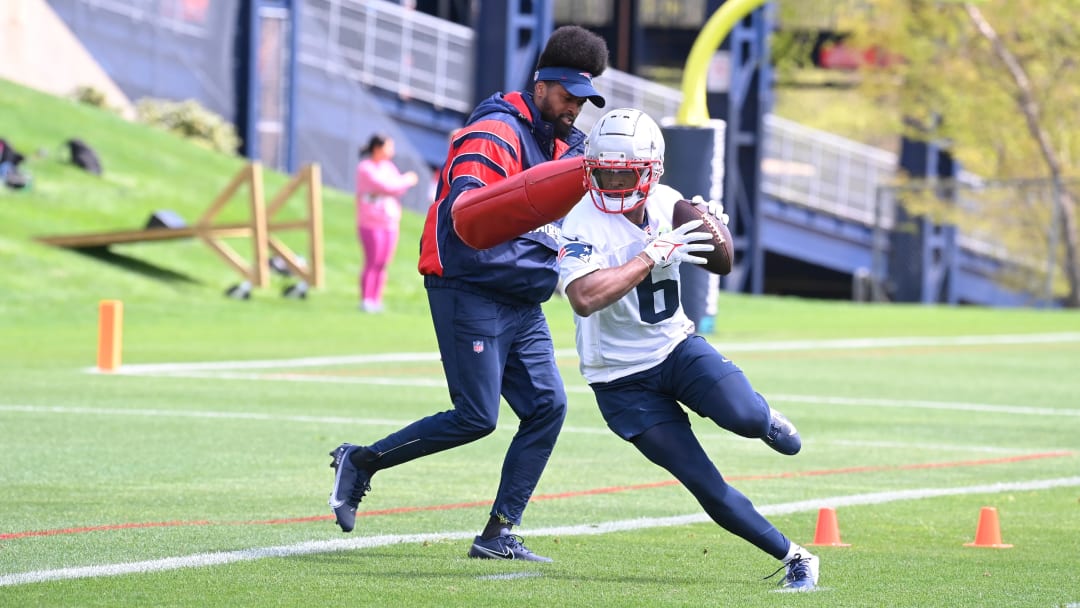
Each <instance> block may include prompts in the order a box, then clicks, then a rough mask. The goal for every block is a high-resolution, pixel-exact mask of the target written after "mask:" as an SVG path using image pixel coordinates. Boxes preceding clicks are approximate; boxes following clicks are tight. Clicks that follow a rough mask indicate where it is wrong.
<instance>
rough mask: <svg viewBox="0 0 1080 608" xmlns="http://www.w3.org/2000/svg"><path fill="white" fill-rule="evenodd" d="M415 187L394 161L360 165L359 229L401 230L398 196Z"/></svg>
mask: <svg viewBox="0 0 1080 608" xmlns="http://www.w3.org/2000/svg"><path fill="white" fill-rule="evenodd" d="M411 186H412V184H410V183H409V182H408V181H406V178H405V176H404V175H402V173H401V171H398V168H397V165H395V164H394V161H392V160H389V159H386V160H381V161H377V162H376V161H374V160H371V159H370V158H365V159H364V160H362V161H360V162H359V163H358V164H357V165H356V227H357V228H358V229H359V228H360V226H365V227H367V228H382V229H390V230H397V228H398V224H399V223H400V221H401V201H399V200H398V197H399V196H401V195H402V194H404V193H405V191H406V190H408V189H409V188H410V187H411Z"/></svg>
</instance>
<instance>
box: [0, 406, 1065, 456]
mask: <svg viewBox="0 0 1080 608" xmlns="http://www.w3.org/2000/svg"><path fill="white" fill-rule="evenodd" d="M825 399H828V398H823V397H809V396H805V397H799V396H786V397H784V398H783V399H780V400H774V399H773V398H772V397H770V398H769V400H770V401H773V402H778V401H785V400H786V401H794V402H803V403H816V402H819V401H821V402H826V401H823V400H825ZM842 401H843V404H844V405H853V404H858V403H860V401H859V400H856V399H843V400H842ZM827 402H830V403H831V401H827ZM905 403H907V402H896V404H895V405H890V406H889V407H905ZM911 403H912V404H913V405H910V407H919V405H918V403H919V402H911ZM947 405H948V404H945V403H943V404H938V406H937V407H935V408H934V409H943V410H944V409H949V408H948V407H946V406H947ZM974 405H975V404H959V407H957V408H955V409H958V410H968V409H970V408H971V407H972V406H974ZM982 407H983V408H985V409H984V410H983V411H996V410H993V409H992V408H998V409H999V410H1000V411H1001V412H1002V413H1008V414H1019V415H1023V416H1027V415H1033V414H1036V413H1045V409H1046V408H1025V407H1022V406H990V405H986V406H982ZM1051 411H1052V412H1054V415H1060V416H1077V415H1080V411H1078V410H1051ZM4 412H15V413H24V414H56V415H62V416H70V415H79V416H131V417H137V418H138V417H142V418H193V419H207V420H252V421H258V422H302V423H310V424H326V425H352V426H358V427H361V426H364V427H367V426H384V427H391V428H401V427H404V426H406V425H408V424H410V423H411V422H413V421H414V419H412V418H408V419H406V418H400V419H397V418H352V417H346V416H307V415H300V414H265V413H259V412H221V411H207V410H162V409H153V408H150V409H145V408H107V407H68V406H62V405H24V404H0V413H4ZM712 429H715V427H708V428H706V429H704V430H701V431H699V432H698V433H697V434H698V437H699V438H700V439H704V440H707V441H709V442H714V441H730V442H731V443H746V444H747V445H754V446H756V445H757V444H756V443H754V440H750V439H746V438H743V437H738V436H735V435H732V434H731V433H727V432H720V431H715V432H714V431H713V430H712ZM496 432H506V433H514V432H517V429H516V427H513V426H507V425H502V426H499V427H497V428H496ZM562 432H563V433H567V434H575V435H604V436H608V435H611V431H610V430H608V428H607V427H604V426H596V427H580V426H564V427H563V428H562ZM815 443H822V444H826V443H827V444H832V445H839V446H849V447H877V448H900V449H923V448H925V449H929V450H933V451H938V452H942V451H960V452H1001V453H1011V454H1022V453H1025V452H1029V451H1031V450H1034V449H1037V450H1041V451H1054V450H1057V449H1065V448H1051V447H1049V446H1046V445H1040V446H1037V447H1031V448H1025V447H1007V448H1006V447H1001V446H982V445H948V444H919V443H912V442H901V441H857V440H820V441H815Z"/></svg>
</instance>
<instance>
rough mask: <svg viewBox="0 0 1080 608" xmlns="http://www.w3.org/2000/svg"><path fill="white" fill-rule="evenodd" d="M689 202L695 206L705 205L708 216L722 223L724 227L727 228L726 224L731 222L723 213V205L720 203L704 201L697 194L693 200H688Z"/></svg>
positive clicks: (703, 198)
mask: <svg viewBox="0 0 1080 608" xmlns="http://www.w3.org/2000/svg"><path fill="white" fill-rule="evenodd" d="M690 202H691V203H694V204H695V205H705V207H706V208H707V209H708V210H709V215H711V216H713V217H715V218H718V219H719V220H720V221H721V222H724V225H725V226H727V225H728V222H729V221H730V220H731V218H729V217H728V214H726V213H724V203H721V202H720V201H707V200H705V197H703V196H701V195H700V194H697V195H695V196H694V198H692V199H690Z"/></svg>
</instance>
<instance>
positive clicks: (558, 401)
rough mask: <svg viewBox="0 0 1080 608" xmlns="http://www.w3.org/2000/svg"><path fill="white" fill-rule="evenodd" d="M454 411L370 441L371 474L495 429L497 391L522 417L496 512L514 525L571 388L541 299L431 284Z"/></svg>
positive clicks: (504, 470) (554, 435) (557, 428)
mask: <svg viewBox="0 0 1080 608" xmlns="http://www.w3.org/2000/svg"><path fill="white" fill-rule="evenodd" d="M428 303H429V304H430V306H431V318H432V321H433V323H434V325H435V337H436V339H437V340H438V342H439V354H440V355H441V356H442V364H443V371H444V372H445V374H446V383H447V385H448V387H449V389H450V400H451V402H452V403H453V409H450V410H447V411H444V412H440V413H438V414H434V415H431V416H428V417H427V418H422V419H420V420H417V421H416V422H414V423H412V424H410V425H409V426H407V427H405V428H403V429H401V430H400V431H397V432H396V433H393V434H391V435H389V436H387V437H385V438H384V439H381V440H379V441H376V442H375V443H373V444H371V445H369V446H367V447H368V450H366V451H365V452H366V453H367V454H368V457H369V458H371V459H372V460H371V461H369V462H366V463H364V465H363V466H364V468H366V469H367V470H369V471H371V472H375V471H378V470H381V469H387V468H390V467H393V466H396V465H399V464H401V463H404V462H408V461H410V460H413V459H415V458H419V457H420V456H424V455H427V454H434V453H435V452H440V451H442V450H447V449H450V448H453V447H457V446H459V445H463V444H466V443H469V442H471V441H475V440H477V439H480V438H481V437H483V436H485V435H488V434H490V433H491V432H492V431H494V430H495V423H496V421H497V420H498V418H499V406H500V403H501V401H500V399H499V397H500V395H501V396H502V397H504V398H505V399H506V402H507V403H508V404H509V405H510V408H511V409H512V410H513V411H514V414H516V415H517V417H518V419H519V420H520V421H521V422H520V423H519V425H518V430H517V433H516V434H515V435H514V438H513V439H512V440H511V441H510V447H509V448H508V449H507V451H506V455H505V457H504V459H503V466H502V477H501V480H500V482H499V490H498V492H497V493H496V495H495V503H494V505H493V506H492V510H491V515H493V516H496V517H500V518H503V519H505V520H507V521H509V522H510V523H512V524H515V525H518V524H520V523H521V515H522V513H523V512H524V511H525V506H526V504H528V502H529V498H531V497H532V493H533V490H534V489H536V484H537V483H538V482H539V481H540V475H541V474H542V473H543V472H544V467H545V466H546V465H547V461H548V457H549V456H550V455H551V450H552V448H553V447H554V446H555V440H556V439H557V438H558V436H559V431H560V430H561V429H562V424H563V419H564V418H565V417H566V392H565V390H564V388H563V382H562V377H561V376H560V375H559V370H558V368H557V367H556V365H555V347H554V345H553V343H552V341H551V333H550V331H549V329H548V326H547V320H546V319H545V318H544V313H543V311H542V310H541V308H540V306H539V305H525V306H513V305H507V304H502V303H499V302H494V301H492V300H490V299H488V298H485V297H483V296H480V295H477V294H473V293H470V292H466V291H462V290H459V289H452V288H442V287H438V288H428Z"/></svg>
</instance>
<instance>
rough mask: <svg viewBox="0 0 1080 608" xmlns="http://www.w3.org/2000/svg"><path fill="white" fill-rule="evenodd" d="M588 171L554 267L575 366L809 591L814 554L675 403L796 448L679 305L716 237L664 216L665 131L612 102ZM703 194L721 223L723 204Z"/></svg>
mask: <svg viewBox="0 0 1080 608" xmlns="http://www.w3.org/2000/svg"><path fill="white" fill-rule="evenodd" d="M585 169H586V174H587V177H588V180H587V187H588V193H587V194H586V195H585V198H584V200H583V201H582V202H581V203H580V204H578V205H577V206H576V207H574V208H573V210H572V211H571V212H570V213H569V214H568V215H567V217H566V220H565V221H564V222H563V232H562V247H561V249H560V252H559V258H560V271H559V272H560V278H561V279H562V282H563V286H564V289H565V293H566V296H567V298H568V300H569V302H570V305H571V307H573V309H574V322H575V326H576V341H577V351H578V356H579V357H580V368H581V373H582V375H584V376H585V379H586V380H587V381H588V382H589V386H590V387H592V389H593V392H594V394H595V397H596V402H597V405H599V407H600V411H601V413H602V414H603V416H604V420H605V421H606V422H607V424H608V427H609V428H610V429H611V430H612V431H613V432H614V433H615V434H616V435H618V436H619V437H622V438H623V439H625V440H626V441H629V442H630V443H631V444H633V446H634V447H635V448H637V449H638V451H640V452H641V453H642V454H643V455H644V456H645V457H646V458H648V459H649V460H650V461H652V462H654V463H656V464H657V465H659V466H661V467H663V468H664V469H666V470H667V471H668V472H670V473H671V474H672V475H674V476H675V478H676V479H678V480H679V481H680V482H681V483H682V484H683V485H684V486H685V487H686V488H687V489H688V490H689V491H690V493H691V494H693V495H694V497H695V498H697V500H698V502H699V503H700V504H701V506H702V507H703V508H704V509H705V512H706V513H708V514H709V516H710V517H711V518H712V519H713V521H715V522H716V523H717V524H719V525H720V526H721V527H723V528H724V529H725V530H727V531H729V532H731V533H733V534H735V535H737V536H739V537H741V538H743V539H745V540H747V541H748V542H750V543H751V544H753V545H754V546H756V547H758V548H759V549H761V550H762V551H764V552H766V553H768V554H769V555H771V556H773V557H775V558H776V559H778V560H780V562H781V563H782V565H781V566H780V568H779V569H778V570H777V572H779V570H781V569H784V568H785V567H786V569H787V572H786V576H785V578H784V581H783V585H784V586H785V587H787V588H790V589H793V590H795V589H797V590H807V589H812V588H813V587H814V586H815V585H816V584H817V580H818V558H817V557H816V556H814V555H812V554H811V553H810V552H809V551H807V550H806V549H805V548H803V547H800V546H799V545H798V544H796V543H794V542H792V541H790V540H788V538H787V537H785V536H784V535H783V534H781V533H780V531H779V530H777V529H776V527H775V526H773V525H772V524H771V523H769V521H768V520H766V519H765V517H763V516H762V515H761V514H760V513H759V512H758V511H757V510H756V509H755V508H754V505H753V504H752V503H751V502H750V500H749V499H747V498H746V496H744V495H743V494H742V493H741V492H739V491H738V490H736V489H735V488H733V487H732V486H730V485H728V483H727V482H725V481H724V478H723V477H722V476H721V474H720V471H719V470H717V468H716V466H715V465H714V464H713V462H712V461H711V460H710V459H709V457H708V455H707V454H706V453H705V450H704V449H703V448H702V447H701V444H700V443H699V442H698V440H697V438H696V437H695V435H694V433H693V431H692V430H691V428H690V420H689V417H688V416H687V414H686V412H685V410H684V409H683V407H682V406H685V407H686V408H687V409H689V410H690V411H692V412H694V413H695V414H697V415H699V416H702V417H704V418H708V419H709V420H711V421H713V422H714V423H715V424H717V425H718V426H720V427H721V428H724V429H727V430H729V431H731V432H733V433H735V434H737V435H740V436H742V437H749V438H760V439H761V440H762V441H764V442H765V443H766V444H767V445H768V446H769V447H771V448H772V449H774V450H776V451H777V452H780V453H781V454H785V455H794V454H796V453H797V452H798V451H799V450H800V448H801V447H802V441H801V438H800V437H799V433H798V432H797V431H796V429H795V426H794V425H792V423H791V422H790V421H788V419H787V418H785V417H784V416H783V415H782V414H780V412H777V411H776V410H773V409H772V408H770V407H769V404H768V403H766V401H765V398H764V397H762V396H761V395H760V394H759V393H757V392H756V391H755V390H754V388H753V387H752V386H751V385H750V382H749V381H748V380H747V378H746V376H745V375H744V374H743V372H742V370H740V369H739V367H738V366H736V365H735V363H733V362H732V361H731V360H730V359H728V358H727V357H724V356H723V355H721V354H720V353H719V352H717V350H716V349H714V348H713V347H712V346H710V345H709V343H708V342H706V341H705V339H704V338H702V337H701V336H699V335H696V334H695V333H694V324H693V322H691V321H690V319H689V318H688V317H687V316H686V314H685V313H684V312H683V309H682V305H681V304H680V298H679V265H680V263H684V262H692V263H701V262H702V261H703V260H702V258H699V257H697V256H694V255H692V254H693V253H695V252H701V251H707V250H711V249H712V247H713V245H712V244H710V243H708V242H707V241H709V240H710V235H709V234H708V233H707V232H696V231H695V230H696V229H697V228H698V227H699V226H700V225H701V220H694V221H692V222H689V223H687V224H684V225H682V226H672V225H671V223H672V210H673V208H674V204H675V201H677V200H679V199H681V198H683V197H682V195H681V194H680V193H679V192H677V191H676V190H674V189H672V188H670V187H668V186H665V185H663V184H660V183H659V179H660V176H661V175H662V174H663V172H664V137H663V134H662V133H661V131H660V129H659V127H658V126H657V125H656V123H655V122H653V120H652V119H651V118H649V117H648V116H647V115H646V114H644V113H642V112H640V111H638V110H633V109H617V110H612V111H610V112H608V113H607V114H605V115H604V116H603V118H601V119H600V120H599V122H597V123H596V125H595V126H594V127H593V129H592V131H591V132H590V134H589V137H588V140H587V141H586V144H585ZM709 204H710V206H711V211H712V213H713V215H716V216H717V217H720V218H721V219H722V221H725V223H726V221H727V217H726V215H725V214H724V213H723V207H722V206H721V205H720V204H719V203H716V202H712V203H709ZM680 404H682V405H680ZM774 574H775V573H774Z"/></svg>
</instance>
